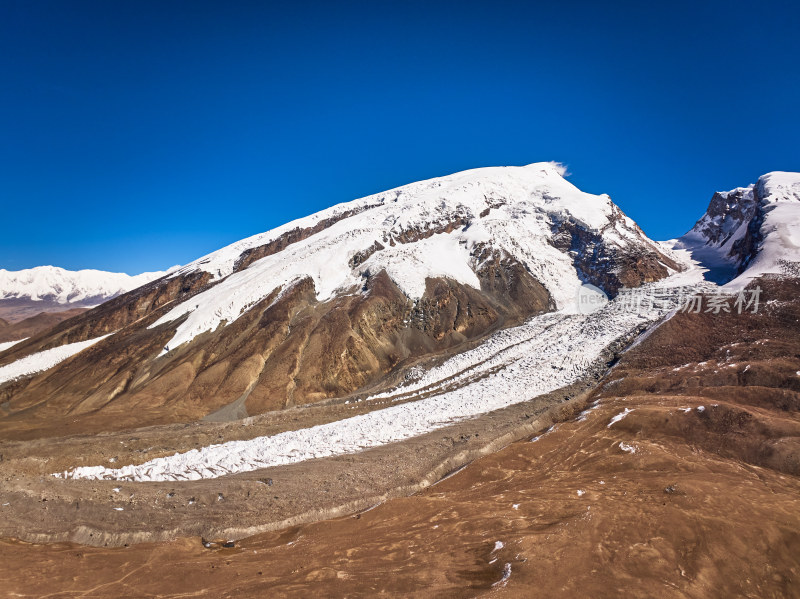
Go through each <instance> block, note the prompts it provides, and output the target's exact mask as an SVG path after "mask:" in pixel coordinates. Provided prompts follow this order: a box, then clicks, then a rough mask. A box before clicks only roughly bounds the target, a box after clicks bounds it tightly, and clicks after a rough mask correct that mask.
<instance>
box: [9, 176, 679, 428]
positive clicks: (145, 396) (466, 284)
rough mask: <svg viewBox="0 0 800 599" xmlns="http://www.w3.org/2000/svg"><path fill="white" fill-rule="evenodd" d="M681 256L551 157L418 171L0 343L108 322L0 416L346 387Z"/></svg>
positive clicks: (64, 334)
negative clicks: (423, 177) (440, 173)
mask: <svg viewBox="0 0 800 599" xmlns="http://www.w3.org/2000/svg"><path fill="white" fill-rule="evenodd" d="M679 268H680V267H679V266H678V265H677V264H676V263H675V262H674V261H673V260H672V259H671V258H670V257H669V256H668V255H666V254H665V253H663V252H662V251H661V249H660V247H659V246H658V245H657V244H655V243H654V242H652V241H651V240H649V239H648V238H647V237H646V236H645V235H644V234H643V233H642V231H641V230H640V229H639V228H638V227H637V226H636V224H635V223H634V222H633V221H631V220H630V219H629V218H627V217H626V216H625V215H624V214H623V213H622V212H621V211H620V210H619V208H617V207H616V206H615V205H614V204H613V203H612V202H611V200H610V199H609V198H608V197H607V196H593V195H590V194H586V193H583V192H581V191H580V190H578V189H577V188H575V187H574V186H572V185H571V184H569V183H568V182H567V181H566V180H564V178H563V177H562V170H561V169H560V168H559V167H558V166H557V165H554V164H550V163H541V164H534V165H529V166H527V167H508V168H488V169H476V170H474V171H466V172H464V173H458V174H455V175H451V176H449V177H442V178H439V179H432V180H429V181H423V182H419V183H414V184H411V185H407V186H404V187H400V188H397V189H394V190H391V191H388V192H384V193H380V194H377V195H374V196H369V197H367V198H363V199H361V200H355V201H353V202H349V203H346V204H341V205H339V206H334V207H333V208H330V209H328V210H325V211H323V212H320V213H318V214H315V215H312V216H310V217H307V218H305V219H300V220H299V221H295V222H292V223H289V224H287V225H285V226H283V227H280V228H278V229H275V230H273V231H269V232H267V233H263V234H261V235H257V236H255V237H252V238H249V239H246V240H242V241H240V242H237V243H235V244H232V245H231V246H228V247H226V248H223V249H222V250H219V251H218V252H215V253H213V254H210V255H208V256H205V257H203V258H201V259H199V260H197V261H196V262H193V263H191V264H189V265H187V266H185V267H183V268H180V269H178V270H176V271H174V272H171V273H170V274H168V275H166V276H163V277H161V278H159V279H157V280H155V281H152V282H150V283H147V284H146V285H144V286H143V287H140V288H138V289H135V290H133V291H131V292H128V293H126V294H124V295H121V296H119V297H116V298H114V299H112V300H110V301H108V302H105V303H104V304H102V305H101V306H99V307H97V308H95V309H93V310H91V311H89V312H86V313H85V314H81V315H79V316H77V317H75V318H72V319H70V320H68V321H65V322H62V323H61V324H59V325H57V326H56V327H55V328H53V329H52V330H51V331H48V332H47V333H43V334H40V335H38V336H34V337H32V338H31V339H28V340H27V341H25V342H22V343H19V344H18V345H16V346H14V347H12V348H10V349H8V350H7V351H6V352H5V353H0V367H2V366H3V365H5V364H9V363H11V362H13V361H15V360H17V359H20V358H23V357H26V356H30V355H31V354H35V353H36V352H41V351H44V350H48V349H51V348H54V347H59V346H61V345H64V344H70V343H77V342H82V341H86V340H89V339H94V338H97V337H100V336H103V335H109V334H110V336H109V337H107V338H105V339H103V340H102V341H100V342H99V343H97V344H96V345H93V346H92V347H91V348H89V349H85V350H84V351H82V352H80V353H79V354H77V355H75V356H74V357H72V358H70V359H68V360H66V361H64V362H62V363H61V364H59V365H57V366H56V367H54V368H52V369H50V370H47V371H45V372H41V373H40V374H38V375H35V376H33V377H31V378H28V379H24V380H16V381H13V382H6V383H5V384H3V383H0V401H2V402H5V403H4V404H3V405H4V410H3V413H2V415H1V416H0V428H3V429H5V430H6V431H7V432H10V431H13V430H15V426H17V423H20V422H22V421H23V420H25V421H26V422H28V423H30V422H31V421H35V420H36V419H37V418H41V419H43V420H48V419H52V418H57V417H60V416H63V414H65V413H69V414H70V417H71V418H73V419H75V421H76V422H78V423H81V422H85V430H104V429H109V428H124V427H128V426H140V425H144V424H154V423H165V422H180V421H190V420H196V419H199V418H203V417H205V416H208V415H210V414H215V413H217V414H219V413H225V409H226V406H233V405H235V410H233V409H232V408H231V410H232V411H231V413H234V412H235V414H237V415H238V416H241V415H243V414H251V415H252V414H256V413H261V412H265V411H270V410H276V409H282V408H286V407H290V406H294V405H300V404H308V403H313V402H319V401H322V400H326V399H330V398H335V397H341V396H344V395H347V394H350V393H354V392H359V391H360V390H363V389H365V388H367V387H375V386H376V385H380V384H381V382H382V381H384V380H386V379H387V377H392V376H396V375H397V374H398V373H399V372H400V371H402V369H403V368H404V367H406V366H408V365H411V364H413V363H414V362H415V361H416V360H419V359H421V358H426V359H428V358H431V357H435V356H437V355H439V354H441V353H442V352H447V351H455V350H458V349H459V348H460V347H461V346H462V344H465V343H468V342H470V341H472V340H476V339H479V338H481V337H483V336H485V335H487V334H488V333H490V332H492V331H495V330H497V329H499V328H502V327H507V326H510V325H514V324H518V323H520V322H521V321H523V320H524V319H526V318H528V317H530V316H532V315H535V314H539V313H542V312H547V311H552V310H554V309H562V308H567V309H569V308H570V306H571V303H572V302H573V301H574V297H575V294H576V292H577V290H578V289H579V287H580V285H581V284H582V282H584V281H588V282H591V283H593V284H595V285H597V286H598V287H601V288H603V289H604V290H605V291H606V292H607V293H609V294H610V295H614V294H616V293H617V292H618V290H619V289H620V288H621V287H622V286H627V287H635V286H638V285H641V284H642V283H646V282H650V281H655V280H658V279H660V278H663V277H665V276H667V275H668V274H669V273H670V272H674V271H675V270H678V269H679ZM112 333H113V334H112ZM220 410H222V412H220Z"/></svg>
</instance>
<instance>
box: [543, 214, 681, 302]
mask: <svg viewBox="0 0 800 599" xmlns="http://www.w3.org/2000/svg"><path fill="white" fill-rule="evenodd" d="M620 220H621V219H620ZM617 222H619V221H617ZM631 232H633V233H636V234H641V231H640V230H639V228H638V227H636V228H635V229H631ZM642 236H643V235H642ZM553 245H554V246H555V247H557V248H558V249H560V250H561V251H563V252H567V253H569V255H570V256H571V257H572V260H573V263H574V265H575V269H576V270H577V271H578V272H579V273H580V275H581V277H582V279H583V280H584V281H586V282H587V283H591V284H592V285H595V286H596V287H599V288H600V289H602V290H603V291H605V292H606V293H607V294H608V295H609V296H610V297H615V296H616V295H617V293H618V292H619V290H620V289H621V288H622V287H628V288H634V287H639V286H641V285H643V284H644V283H652V282H654V281H659V280H661V279H663V278H665V277H666V276H668V275H669V269H670V268H671V269H672V270H673V271H679V270H680V269H681V267H680V265H678V264H677V263H676V262H675V261H674V260H672V259H671V258H669V257H668V256H666V255H664V254H663V253H660V252H658V251H656V250H655V248H652V247H650V248H648V247H647V246H643V247H638V248H636V249H635V250H632V249H630V248H620V247H618V246H615V245H612V244H609V243H607V241H606V239H605V237H604V236H603V231H592V230H589V229H587V228H586V227H585V226H583V225H581V224H580V223H577V222H575V221H574V220H572V219H569V220H565V221H563V222H561V223H559V224H558V225H557V227H556V231H555V235H554V237H553Z"/></svg>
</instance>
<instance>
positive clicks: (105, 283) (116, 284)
mask: <svg viewBox="0 0 800 599" xmlns="http://www.w3.org/2000/svg"><path fill="white" fill-rule="evenodd" d="M164 274H165V273H164V272H145V273H142V274H139V275H135V276H131V275H128V274H125V273H121V272H104V271H101V270H77V271H70V270H65V269H63V268H58V267H56V266H37V267H36V268H29V269H26V270H17V271H10V270H5V269H1V268H0V300H4V299H27V300H31V301H34V302H41V301H51V302H55V303H58V304H73V305H76V306H78V305H80V306H94V305H97V304H99V303H102V302H104V301H105V300H107V299H109V298H112V297H115V296H117V295H120V294H122V293H125V292H127V291H130V290H131V289H135V288H136V287H139V286H141V285H144V284H145V283H149V282H150V281H152V280H154V279H157V278H158V277H161V276H163V275H164Z"/></svg>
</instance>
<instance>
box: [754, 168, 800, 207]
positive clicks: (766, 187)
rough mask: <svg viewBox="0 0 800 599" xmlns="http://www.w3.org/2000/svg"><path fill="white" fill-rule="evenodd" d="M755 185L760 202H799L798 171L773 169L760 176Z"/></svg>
mask: <svg viewBox="0 0 800 599" xmlns="http://www.w3.org/2000/svg"><path fill="white" fill-rule="evenodd" d="M757 187H758V197H759V198H760V199H761V201H762V202H765V203H768V204H771V203H777V202H800V173H789V172H784V171H773V172H771V173H767V174H766V175H763V176H761V177H760V178H759V179H758V183H757Z"/></svg>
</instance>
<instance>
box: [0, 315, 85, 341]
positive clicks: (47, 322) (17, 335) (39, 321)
mask: <svg viewBox="0 0 800 599" xmlns="http://www.w3.org/2000/svg"><path fill="white" fill-rule="evenodd" d="M82 312H86V308H70V309H68V310H61V311H58V312H39V313H38V314H36V315H35V316H29V317H27V318H24V319H22V320H19V321H16V322H7V321H5V320H3V319H0V343H2V342H4V341H17V340H18V339H26V338H28V337H33V336H35V335H38V334H40V333H44V332H45V331H48V330H50V329H52V328H53V327H54V326H56V325H57V324H58V323H60V322H63V321H65V320H69V319H70V318H72V317H73V316H77V315H78V314H81V313H82Z"/></svg>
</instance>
